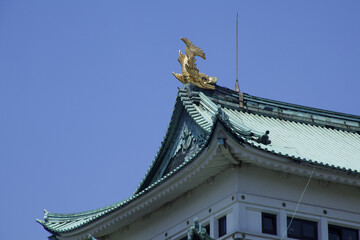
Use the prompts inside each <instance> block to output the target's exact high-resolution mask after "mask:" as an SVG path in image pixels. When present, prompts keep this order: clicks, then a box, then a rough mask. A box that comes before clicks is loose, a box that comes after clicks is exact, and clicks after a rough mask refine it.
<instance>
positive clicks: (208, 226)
mask: <svg viewBox="0 0 360 240" xmlns="http://www.w3.org/2000/svg"><path fill="white" fill-rule="evenodd" d="M204 228H205V229H206V233H207V234H209V235H210V224H208V225H206V226H205V227H204Z"/></svg>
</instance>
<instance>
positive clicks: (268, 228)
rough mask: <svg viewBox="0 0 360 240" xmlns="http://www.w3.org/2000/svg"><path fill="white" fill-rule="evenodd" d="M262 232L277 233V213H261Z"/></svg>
mask: <svg viewBox="0 0 360 240" xmlns="http://www.w3.org/2000/svg"><path fill="white" fill-rule="evenodd" d="M261 226H262V232H263V233H267V234H272V235H277V232H276V229H277V227H276V215H274V214H270V213H261Z"/></svg>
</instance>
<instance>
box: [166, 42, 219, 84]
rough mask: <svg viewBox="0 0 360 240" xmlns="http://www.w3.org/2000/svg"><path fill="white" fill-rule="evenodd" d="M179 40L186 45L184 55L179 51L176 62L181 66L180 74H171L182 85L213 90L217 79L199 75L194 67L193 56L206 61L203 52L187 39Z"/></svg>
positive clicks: (202, 74) (194, 60)
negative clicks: (188, 84) (189, 84)
mask: <svg viewBox="0 0 360 240" xmlns="http://www.w3.org/2000/svg"><path fill="white" fill-rule="evenodd" d="M181 40H182V41H183V42H184V43H185V44H186V48H185V55H184V54H183V53H182V52H181V50H179V58H178V61H179V63H180V65H181V74H178V73H172V74H173V75H174V76H175V77H176V78H177V79H178V80H179V81H180V82H182V83H183V84H186V83H191V84H194V85H195V86H197V87H199V88H204V89H210V90H215V84H216V82H217V77H209V76H208V75H206V74H204V73H200V72H199V69H198V68H197V67H196V59H195V56H198V57H201V58H202V59H204V60H206V57H205V53H204V51H203V50H201V49H200V48H198V47H196V46H195V45H194V44H193V43H192V42H191V41H190V40H189V39H187V38H181Z"/></svg>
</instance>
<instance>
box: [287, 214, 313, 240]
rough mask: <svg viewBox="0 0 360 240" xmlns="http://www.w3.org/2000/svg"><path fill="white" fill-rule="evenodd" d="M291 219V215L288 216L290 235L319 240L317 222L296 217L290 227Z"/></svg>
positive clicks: (308, 239) (303, 239)
mask: <svg viewBox="0 0 360 240" xmlns="http://www.w3.org/2000/svg"><path fill="white" fill-rule="evenodd" d="M290 221H291V217H288V218H287V222H288V231H287V235H288V237H291V238H297V239H301V240H317V222H312V221H308V220H303V219H298V218H294V219H293V221H292V222H291V225H290V227H289V224H290Z"/></svg>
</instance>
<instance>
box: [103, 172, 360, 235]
mask: <svg viewBox="0 0 360 240" xmlns="http://www.w3.org/2000/svg"><path fill="white" fill-rule="evenodd" d="M307 181H308V178H305V177H299V176H296V175H288V176H285V177H284V175H283V174H279V173H277V172H276V171H273V170H267V169H261V168H258V167H254V166H249V165H248V166H245V167H242V168H237V167H235V168H228V169H227V170H226V171H224V172H222V173H220V174H219V175H217V176H216V177H215V178H214V179H213V180H208V181H206V182H205V183H203V184H201V185H200V186H198V187H196V188H195V189H193V190H192V191H191V193H186V194H185V193H184V195H182V196H181V197H179V198H178V199H176V200H174V201H172V202H170V203H169V204H166V205H165V206H163V207H162V208H160V209H158V210H157V211H155V212H153V213H152V214H150V215H148V216H147V217H145V218H141V219H139V220H137V221H136V222H134V223H133V224H131V225H130V226H129V228H128V229H127V230H119V231H117V232H115V233H113V234H111V235H110V236H109V239H111V240H115V239H116V240H120V239H127V240H139V239H141V240H143V239H153V240H158V239H159V240H160V239H175V240H177V239H180V238H181V237H183V236H185V234H186V231H187V229H188V228H189V227H190V226H191V225H192V224H193V218H194V217H198V218H199V220H200V222H202V223H210V225H211V236H212V237H215V238H216V237H217V227H216V226H217V225H216V219H217V218H219V217H221V216H223V215H224V214H227V229H228V234H227V235H226V236H224V237H222V239H228V238H229V236H230V235H231V234H233V233H235V232H241V233H246V236H247V239H272V238H274V237H273V236H268V235H264V234H262V233H261V212H262V211H265V212H270V213H274V214H277V215H278V235H281V233H282V232H284V231H285V230H286V218H287V216H291V215H292V214H293V211H294V209H295V207H296V203H297V202H298V200H299V198H300V195H301V193H302V191H303V190H304V187H305V185H306V182H307ZM359 200H360V190H359V189H358V188H355V187H350V186H345V185H340V184H332V183H329V184H324V183H323V182H319V181H318V180H316V179H312V181H311V183H310V185H309V187H308V189H307V191H306V192H305V195H304V197H303V200H302V203H303V204H301V205H300V207H299V210H298V215H297V217H300V218H305V219H310V220H313V221H317V222H319V237H320V238H319V239H327V223H328V222H330V223H332V224H334V223H335V224H338V225H343V226H347V227H353V228H360V220H359V219H360V214H359V213H360V204H359ZM283 203H285V204H286V206H285V207H284V206H283ZM210 209H211V210H210ZM323 210H326V211H327V214H324V212H323ZM278 238H279V236H278Z"/></svg>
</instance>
